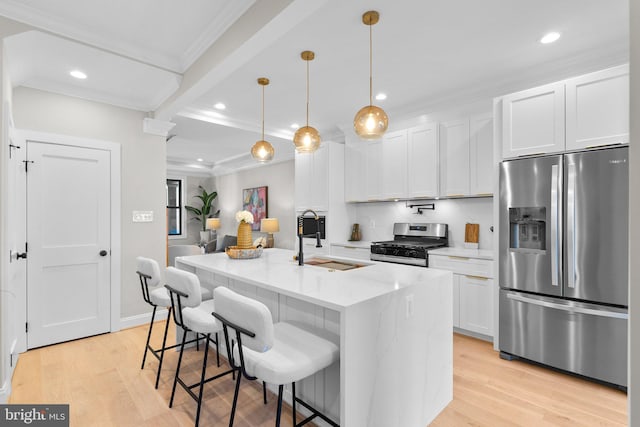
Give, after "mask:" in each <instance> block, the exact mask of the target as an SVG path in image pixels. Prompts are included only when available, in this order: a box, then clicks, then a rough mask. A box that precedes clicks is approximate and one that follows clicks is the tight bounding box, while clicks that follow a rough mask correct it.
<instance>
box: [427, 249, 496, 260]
mask: <svg viewBox="0 0 640 427" xmlns="http://www.w3.org/2000/svg"><path fill="white" fill-rule="evenodd" d="M429 255H445V256H459V257H464V258H478V259H488V260H493V257H494V253H493V250H489V249H466V248H453V247H447V248H439V249H432V250H430V251H429Z"/></svg>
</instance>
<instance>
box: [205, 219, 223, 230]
mask: <svg viewBox="0 0 640 427" xmlns="http://www.w3.org/2000/svg"><path fill="white" fill-rule="evenodd" d="M206 228H207V230H217V229H219V228H220V218H207V226H206Z"/></svg>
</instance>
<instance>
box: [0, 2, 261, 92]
mask: <svg viewBox="0 0 640 427" xmlns="http://www.w3.org/2000/svg"><path fill="white" fill-rule="evenodd" d="M255 1H256V0H234V1H233V2H227V3H226V4H225V5H224V6H223V7H222V10H220V11H218V13H217V14H216V16H215V17H214V18H213V19H212V20H211V22H210V23H209V25H208V26H207V27H206V28H205V29H204V31H203V32H202V33H201V34H200V36H198V38H197V39H196V40H194V41H193V42H192V43H191V44H190V45H189V46H188V47H187V48H186V49H185V50H184V53H182V54H181V55H179V56H176V57H172V56H171V55H166V54H164V53H162V52H160V51H150V50H149V49H148V48H146V47H143V46H138V45H135V44H133V43H126V42H117V41H115V40H114V39H113V38H110V37H103V36H101V35H99V34H97V33H95V32H93V31H90V30H85V29H81V28H78V26H77V23H74V22H73V21H69V20H65V19H60V18H56V17H54V16H51V15H48V14H46V13H44V12H42V11H40V10H38V9H37V8H35V7H33V6H31V5H29V4H27V3H26V2H21V1H16V0H4V1H2V2H0V15H2V16H6V17H8V18H10V19H13V20H15V21H18V22H22V23H25V24H28V25H31V26H33V27H36V28H40V29H43V30H46V31H49V32H51V33H54V34H57V35H60V36H63V37H66V38H69V39H72V40H75V41H78V42H80V43H83V44H86V45H89V46H93V47H97V48H100V49H102V50H105V51H108V52H110V53H113V54H117V55H119V56H123V57H126V58H128V59H131V60H134V61H137V62H141V63H145V64H147V65H151V66H154V67H156V68H162V69H165V70H167V71H171V72H173V73H178V74H181V73H184V72H185V70H186V69H187V68H189V67H190V66H191V65H192V64H193V63H194V62H195V61H196V60H197V59H198V58H199V57H200V56H201V55H202V54H203V53H204V51H206V50H207V49H208V48H209V47H210V46H211V45H212V44H213V43H214V42H215V41H216V40H217V39H218V38H219V37H220V36H221V35H222V34H224V32H225V31H226V30H228V29H229V27H231V25H233V23H234V22H235V21H236V20H237V19H238V18H239V17H240V16H242V14H244V13H245V12H246V11H247V10H248V9H249V8H250V7H251V6H252V5H253V4H254V3H255ZM163 101H164V99H163Z"/></svg>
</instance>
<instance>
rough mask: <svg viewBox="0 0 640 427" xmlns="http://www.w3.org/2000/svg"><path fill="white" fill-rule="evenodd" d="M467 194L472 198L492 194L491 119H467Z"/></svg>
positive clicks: (485, 117) (486, 116)
mask: <svg viewBox="0 0 640 427" xmlns="http://www.w3.org/2000/svg"><path fill="white" fill-rule="evenodd" d="M469 132H470V140H469V192H470V194H471V195H472V196H488V195H492V194H493V175H494V167H493V166H494V165H493V117H492V116H491V115H482V116H475V117H471V119H469Z"/></svg>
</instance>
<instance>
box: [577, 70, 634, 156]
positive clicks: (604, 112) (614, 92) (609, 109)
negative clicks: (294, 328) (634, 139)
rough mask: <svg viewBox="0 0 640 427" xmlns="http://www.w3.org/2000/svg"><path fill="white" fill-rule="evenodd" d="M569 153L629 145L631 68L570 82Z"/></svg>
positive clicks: (595, 74)
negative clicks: (606, 146) (601, 146)
mask: <svg viewBox="0 0 640 427" xmlns="http://www.w3.org/2000/svg"><path fill="white" fill-rule="evenodd" d="M565 87H566V132H567V139H566V149H567V150H577V149H582V148H589V147H596V146H600V145H609V144H620V143H622V144H628V143H629V66H628V65H622V66H619V67H615V68H609V69H606V70H602V71H598V72H596V73H591V74H587V75H584V76H580V77H576V78H573V79H569V80H566V82H565Z"/></svg>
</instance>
